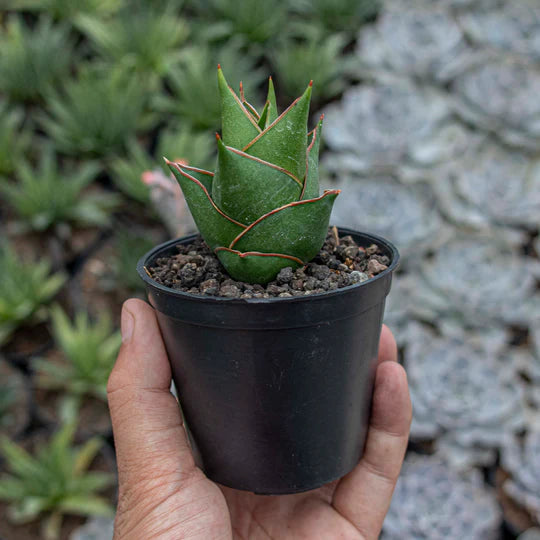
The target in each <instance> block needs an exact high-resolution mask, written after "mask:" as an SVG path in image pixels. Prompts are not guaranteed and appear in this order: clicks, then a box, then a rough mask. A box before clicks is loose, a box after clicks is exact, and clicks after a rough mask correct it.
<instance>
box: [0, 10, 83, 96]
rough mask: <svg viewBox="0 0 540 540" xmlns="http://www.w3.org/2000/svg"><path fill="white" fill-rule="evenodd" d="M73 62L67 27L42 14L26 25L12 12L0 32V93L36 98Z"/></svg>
mask: <svg viewBox="0 0 540 540" xmlns="http://www.w3.org/2000/svg"><path fill="white" fill-rule="evenodd" d="M76 61H77V56H76V54H75V49H74V39H73V37H72V36H71V35H70V29H69V27H68V26H66V25H65V24H53V22H52V21H51V20H50V19H49V18H47V17H42V18H40V19H39V20H38V21H37V23H36V24H35V25H34V27H29V26H28V24H27V23H26V22H25V21H24V19H23V18H22V17H21V16H18V15H12V16H10V17H8V19H7V21H6V23H5V30H4V32H2V33H1V34H0V92H2V93H5V94H6V95H7V96H9V98H10V99H12V100H16V101H36V100H38V99H40V98H42V97H43V94H44V92H46V91H47V90H48V89H49V88H50V87H51V86H57V85H58V84H59V83H60V82H63V81H64V79H65V77H66V76H67V75H68V74H69V71H70V68H71V65H72V62H76Z"/></svg>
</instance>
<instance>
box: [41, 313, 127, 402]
mask: <svg viewBox="0 0 540 540" xmlns="http://www.w3.org/2000/svg"><path fill="white" fill-rule="evenodd" d="M51 318H52V325H53V336H54V340H55V342H56V344H57V346H58V347H59V349H60V351H61V353H62V357H61V359H60V360H58V361H51V360H50V359H37V360H34V369H35V371H36V375H37V381H38V386H39V387H40V388H44V389H47V390H61V391H64V392H66V393H67V394H68V395H71V396H77V397H83V396H86V395H90V396H94V397H97V398H99V399H102V400H105V399H106V398H107V379H108V378H109V374H110V373H111V370H112V368H113V365H114V361H115V360H116V355H117V354H118V350H119V349H120V342H121V338H120V333H119V332H118V331H113V326H112V321H111V319H110V318H109V316H108V314H104V315H102V316H101V318H100V319H98V320H97V321H96V322H91V321H90V319H89V317H88V314H87V313H84V312H79V313H77V314H76V315H75V317H74V320H73V323H72V322H71V321H70V319H69V318H68V316H67V315H66V314H65V313H64V312H63V311H62V309H61V308H60V307H58V306H53V308H51Z"/></svg>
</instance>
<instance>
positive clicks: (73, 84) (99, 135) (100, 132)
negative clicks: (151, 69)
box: [40, 66, 154, 156]
mask: <svg viewBox="0 0 540 540" xmlns="http://www.w3.org/2000/svg"><path fill="white" fill-rule="evenodd" d="M146 98H147V92H146V87H145V84H144V83H143V81H141V80H139V79H138V78H137V77H133V76H132V75H130V74H129V73H127V72H126V71H125V70H124V69H116V68H115V69H108V70H104V69H103V67H100V68H96V67H94V66H92V67H85V68H84V69H83V70H81V71H80V72H79V74H78V78H77V79H70V80H68V81H66V84H65V86H64V89H63V91H62V92H49V93H48V94H47V98H46V109H47V110H48V114H46V115H42V116H41V117H40V121H41V124H42V126H43V128H44V130H45V132H46V133H47V134H48V135H49V136H50V137H51V138H52V139H53V140H54V142H55V143H56V146H57V148H58V150H60V151H62V152H65V153H67V154H75V155H77V156H80V155H81V154H82V155H93V156H107V155H110V154H112V153H114V152H117V151H118V150H119V149H123V147H124V146H125V145H126V143H127V141H129V140H130V139H132V138H133V137H134V136H135V134H136V132H137V131H138V130H139V129H143V128H149V127H151V126H152V124H153V120H154V118H153V117H152V116H148V115H146V114H145V110H144V108H145V102H146Z"/></svg>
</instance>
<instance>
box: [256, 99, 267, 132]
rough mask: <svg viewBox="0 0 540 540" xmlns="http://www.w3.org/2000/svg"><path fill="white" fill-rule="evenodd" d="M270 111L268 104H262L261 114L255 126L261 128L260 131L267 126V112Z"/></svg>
mask: <svg viewBox="0 0 540 540" xmlns="http://www.w3.org/2000/svg"><path fill="white" fill-rule="evenodd" d="M269 110H270V102H269V101H267V102H266V103H265V104H264V108H263V110H262V112H261V116H260V117H259V121H258V122H257V125H258V126H259V127H260V128H261V129H264V128H265V127H266V126H267V125H268V112H269Z"/></svg>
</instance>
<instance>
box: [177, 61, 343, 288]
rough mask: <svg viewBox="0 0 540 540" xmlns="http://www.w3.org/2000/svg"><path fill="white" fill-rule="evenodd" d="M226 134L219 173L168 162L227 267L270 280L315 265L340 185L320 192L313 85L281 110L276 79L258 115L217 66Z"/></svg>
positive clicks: (220, 140) (240, 275)
mask: <svg viewBox="0 0 540 540" xmlns="http://www.w3.org/2000/svg"><path fill="white" fill-rule="evenodd" d="M218 86H219V93H220V99H221V121H222V133H221V136H219V135H216V138H217V147H218V158H217V167H216V170H215V172H213V173H212V172H209V171H205V170H203V169H197V168H195V167H190V166H187V165H184V164H182V163H180V162H178V163H173V162H170V161H167V163H168V165H169V166H170V168H171V170H172V171H173V173H174V175H175V176H176V178H177V180H178V182H179V184H180V186H181V188H182V191H183V192H184V196H185V198H186V201H187V203H188V206H189V209H190V211H191V214H192V215H193V218H194V220H195V223H196V224H197V227H198V229H199V232H200V233H201V235H202V237H203V238H204V240H205V241H206V243H207V244H208V246H209V247H210V248H211V249H212V250H213V251H214V253H215V254H216V255H217V257H218V258H219V260H220V261H221V263H222V264H223V266H224V267H225V269H226V270H227V272H228V273H229V274H230V275H231V276H232V277H233V278H234V279H237V280H240V281H245V282H248V283H267V282H269V281H271V280H272V279H273V278H274V277H275V276H276V275H277V274H278V273H279V271H280V270H281V269H283V268H286V267H292V268H293V269H295V268H298V267H300V266H303V265H304V264H306V263H307V262H309V261H310V260H311V259H312V258H313V257H315V255H317V253H318V252H319V250H320V248H321V247H322V245H323V243H324V239H325V237H326V234H327V230H328V223H329V220H330V213H331V211H332V206H333V203H334V200H335V198H336V197H337V195H338V193H339V190H327V191H325V192H324V193H323V194H322V195H320V196H319V178H318V155H319V144H320V139H321V137H320V133H321V128H322V117H321V119H320V120H319V122H318V124H317V126H316V127H315V129H313V130H312V131H311V132H309V133H308V132H307V122H308V114H309V103H310V98H311V87H312V83H310V84H309V86H308V87H307V88H306V90H305V92H304V93H303V94H302V95H301V96H300V97H299V98H297V99H296V100H295V101H294V102H293V103H292V104H291V105H290V106H289V107H288V108H287V109H286V110H285V111H284V112H283V113H281V114H278V110H277V106H276V97H275V92H274V87H273V84H272V79H271V78H270V79H269V82H268V94H267V100H266V103H265V105H264V108H263V109H262V111H261V112H260V113H259V112H257V111H256V109H255V108H254V107H253V106H252V105H250V104H249V103H248V102H247V101H246V100H245V97H244V92H243V90H242V87H240V95H239V96H238V95H237V94H236V93H235V92H234V91H233V90H232V88H231V87H230V86H229V85H228V84H227V81H226V80H225V77H224V75H223V72H222V71H221V68H220V67H219V66H218Z"/></svg>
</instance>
